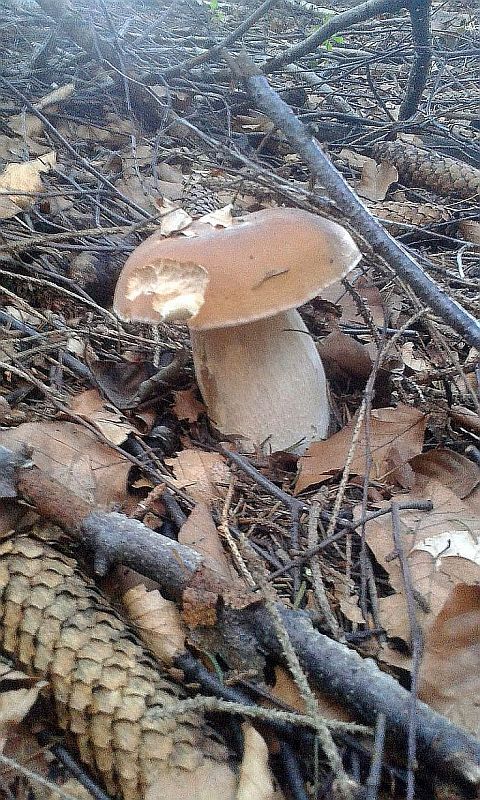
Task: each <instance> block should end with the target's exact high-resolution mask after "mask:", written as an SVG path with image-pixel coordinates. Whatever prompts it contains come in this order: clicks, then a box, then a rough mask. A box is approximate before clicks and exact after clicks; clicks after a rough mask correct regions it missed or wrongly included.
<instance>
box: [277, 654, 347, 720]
mask: <svg viewBox="0 0 480 800" xmlns="http://www.w3.org/2000/svg"><path fill="white" fill-rule="evenodd" d="M312 691H313V693H314V694H315V698H316V700H317V706H318V713H319V714H320V715H321V716H322V717H326V718H327V719H338V720H341V721H342V722H352V721H353V720H354V716H353V715H352V714H350V713H349V711H348V710H347V709H346V708H345V707H344V706H342V705H340V703H337V702H335V700H333V699H332V698H330V697H328V696H327V695H326V694H323V693H322V692H320V691H319V690H318V689H316V688H314V689H313V690H312ZM270 692H271V694H272V695H273V696H274V697H275V698H277V699H278V700H280V702H282V703H286V704H287V705H288V706H290V707H291V708H292V709H294V710H295V711H298V712H299V713H300V714H306V713H307V711H306V708H305V702H304V700H303V699H302V697H301V695H300V692H299V690H298V687H297V684H296V683H295V681H294V680H293V678H292V677H291V675H290V674H289V673H288V672H287V670H286V669H284V668H283V667H279V666H276V667H275V684H274V686H273V687H271V688H270ZM267 705H268V704H267Z"/></svg>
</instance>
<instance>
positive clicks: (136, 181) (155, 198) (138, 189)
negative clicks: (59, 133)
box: [88, 137, 162, 214]
mask: <svg viewBox="0 0 480 800" xmlns="http://www.w3.org/2000/svg"><path fill="white" fill-rule="evenodd" d="M88 138H90V137H88ZM109 138H110V137H109ZM98 141H102V138H98ZM115 188H116V189H118V191H119V192H121V193H122V194H124V195H125V196H126V197H128V198H129V200H131V201H132V202H133V203H136V205H137V206H140V208H143V209H144V211H147V212H148V213H149V214H158V210H159V207H160V205H161V203H162V196H161V195H160V194H159V192H157V191H156V188H155V180H154V178H152V177H150V176H148V177H143V176H142V178H141V179H140V178H139V177H138V175H136V174H133V175H127V176H126V177H124V178H119V179H118V180H117V181H115Z"/></svg>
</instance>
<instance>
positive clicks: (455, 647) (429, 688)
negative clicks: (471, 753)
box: [419, 583, 480, 736]
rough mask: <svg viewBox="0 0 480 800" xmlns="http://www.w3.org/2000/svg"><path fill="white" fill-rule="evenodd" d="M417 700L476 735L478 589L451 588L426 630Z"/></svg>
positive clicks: (479, 702) (479, 712) (479, 706)
mask: <svg viewBox="0 0 480 800" xmlns="http://www.w3.org/2000/svg"><path fill="white" fill-rule="evenodd" d="M419 698H420V699H421V700H423V701H424V702H425V703H428V704H429V705H430V706H432V708H434V709H435V710H436V711H439V712H440V713H441V714H444V715H445V716H446V717H448V719H450V720H451V721H452V722H454V723H455V724H457V725H461V726H463V727H464V728H466V729H467V730H468V731H470V733H472V734H473V735H474V736H478V735H480V586H468V585H466V584H464V583H460V584H458V585H457V586H455V587H454V588H453V589H452V591H451V592H450V594H449V595H448V597H447V599H446V601H445V604H444V605H443V607H442V608H441V610H440V612H439V614H438V615H437V617H436V619H435V620H434V622H433V624H432V625H431V626H430V627H429V628H428V630H427V633H426V637H425V645H424V650H423V657H422V663H421V666H420V673H419Z"/></svg>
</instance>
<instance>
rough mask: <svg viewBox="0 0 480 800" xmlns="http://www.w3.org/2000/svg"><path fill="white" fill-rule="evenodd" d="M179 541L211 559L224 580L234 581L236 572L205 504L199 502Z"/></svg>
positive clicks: (185, 524)
mask: <svg viewBox="0 0 480 800" xmlns="http://www.w3.org/2000/svg"><path fill="white" fill-rule="evenodd" d="M178 541H179V542H180V543H181V544H186V545H188V546H189V547H193V549H194V550H196V551H197V552H198V553H201V554H202V555H203V556H207V557H208V558H211V559H212V560H213V561H215V563H216V564H217V568H218V570H219V572H220V573H221V575H222V576H223V577H224V578H226V579H227V580H229V581H231V580H232V579H233V577H234V572H233V571H232V570H231V568H230V565H229V563H228V560H227V558H226V556H225V552H224V550H223V546H222V542H221V540H220V536H219V534H218V531H217V527H216V525H215V522H214V521H213V517H212V515H211V513H210V511H209V509H208V506H207V505H206V504H205V503H203V502H201V501H197V504H196V505H195V508H194V509H193V510H192V512H191V513H190V516H189V517H188V519H187V521H186V522H184V523H183V525H182V527H181V528H180V530H179V532H178Z"/></svg>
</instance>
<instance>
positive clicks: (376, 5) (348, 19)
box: [262, 0, 405, 74]
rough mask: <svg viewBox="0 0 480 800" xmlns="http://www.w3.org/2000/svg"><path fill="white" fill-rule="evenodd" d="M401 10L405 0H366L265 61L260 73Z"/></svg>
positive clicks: (294, 59) (301, 56)
mask: <svg viewBox="0 0 480 800" xmlns="http://www.w3.org/2000/svg"><path fill="white" fill-rule="evenodd" d="M402 8H405V0H366V2H365V3H361V4H360V5H358V6H355V7H354V8H350V9H348V11H343V12H342V13H341V14H335V15H334V16H333V17H331V18H330V19H329V20H328V21H327V22H326V23H325V24H324V25H321V26H320V28H318V29H317V30H316V31H315V33H312V34H311V35H310V36H307V37H306V38H305V39H302V41H301V42H299V43H298V44H295V45H293V47H289V48H288V50H285V52H284V53H282V54H281V55H280V56H275V58H270V59H269V60H268V61H266V62H265V63H264V64H263V65H262V72H264V73H265V74H268V73H269V72H274V71H275V70H277V69H279V68H280V67H284V66H285V65H286V64H292V63H293V62H294V61H298V59H299V58H303V56H306V55H308V53H312V52H313V51H314V50H316V49H317V48H318V47H320V46H321V45H322V44H323V43H324V42H326V41H327V40H328V39H330V38H331V37H332V36H335V34H337V33H340V31H344V30H346V28H350V27H351V26H352V25H358V24H360V23H361V22H366V20H368V19H370V18H371V17H376V16H378V15H379V14H386V13H388V12H391V13H395V12H397V11H400V9H402Z"/></svg>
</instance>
